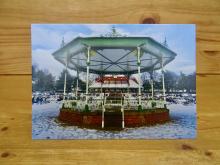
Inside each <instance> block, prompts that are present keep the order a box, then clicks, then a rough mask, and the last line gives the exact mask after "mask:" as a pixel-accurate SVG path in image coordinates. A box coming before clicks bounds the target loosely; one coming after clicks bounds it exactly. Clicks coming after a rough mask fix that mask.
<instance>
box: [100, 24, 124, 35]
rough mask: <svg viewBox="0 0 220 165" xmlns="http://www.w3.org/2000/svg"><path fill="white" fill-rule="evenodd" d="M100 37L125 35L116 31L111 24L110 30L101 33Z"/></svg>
mask: <svg viewBox="0 0 220 165" xmlns="http://www.w3.org/2000/svg"><path fill="white" fill-rule="evenodd" d="M101 37H126V35H122V34H120V33H119V32H117V30H116V28H115V26H112V29H111V32H109V33H107V34H104V35H101Z"/></svg>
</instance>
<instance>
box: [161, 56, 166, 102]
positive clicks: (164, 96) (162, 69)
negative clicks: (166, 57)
mask: <svg viewBox="0 0 220 165" xmlns="http://www.w3.org/2000/svg"><path fill="white" fill-rule="evenodd" d="M161 72H162V83H163V100H164V106H166V94H165V83H164V66H163V57H162V58H161Z"/></svg>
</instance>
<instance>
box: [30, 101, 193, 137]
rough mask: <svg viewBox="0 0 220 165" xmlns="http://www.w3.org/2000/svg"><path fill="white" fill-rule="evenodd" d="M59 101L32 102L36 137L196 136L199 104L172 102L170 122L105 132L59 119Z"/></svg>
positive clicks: (33, 134) (33, 128)
mask: <svg viewBox="0 0 220 165" xmlns="http://www.w3.org/2000/svg"><path fill="white" fill-rule="evenodd" d="M59 107H60V103H48V104H41V105H39V104H33V105H32V138H33V139H183V138H184V139H185V138H187V139H188V138H195V137H196V105H195V104H191V105H182V104H170V105H168V108H169V109H170V116H171V121H170V122H168V123H166V124H160V125H159V124H158V125H155V126H149V127H139V128H125V129H124V130H121V131H106V130H95V129H87V128H79V127H77V126H63V125H62V124H61V123H59V122H58V121H57V119H56V118H57V116H58V114H59Z"/></svg>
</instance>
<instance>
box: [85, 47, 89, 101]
mask: <svg viewBox="0 0 220 165" xmlns="http://www.w3.org/2000/svg"><path fill="white" fill-rule="evenodd" d="M89 63H90V47H88V48H87V62H86V64H87V67H86V104H88V94H89Z"/></svg>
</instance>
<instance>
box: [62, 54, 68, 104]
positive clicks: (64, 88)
mask: <svg viewBox="0 0 220 165" xmlns="http://www.w3.org/2000/svg"><path fill="white" fill-rule="evenodd" d="M67 63H68V61H67V58H66V69H65V74H64V85H63V86H64V87H63V100H65V97H66V75H67Z"/></svg>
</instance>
